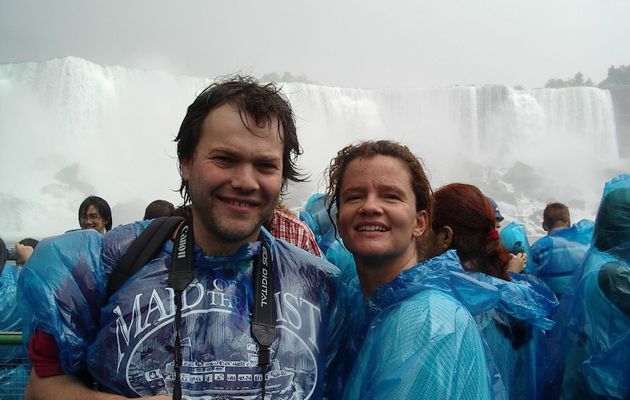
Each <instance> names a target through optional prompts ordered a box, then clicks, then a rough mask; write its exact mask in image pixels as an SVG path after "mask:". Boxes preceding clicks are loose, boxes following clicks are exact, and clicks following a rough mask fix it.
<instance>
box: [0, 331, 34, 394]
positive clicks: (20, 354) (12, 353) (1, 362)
mask: <svg viewBox="0 0 630 400" xmlns="http://www.w3.org/2000/svg"><path fill="white" fill-rule="evenodd" d="M30 373H31V362H30V361H29V359H28V356H27V352H26V349H25V348H24V346H23V345H22V333H21V332H0V399H2V400H5V399H6V400H21V399H23V398H24V389H25V388H26V382H27V381H28V376H29V375H30Z"/></svg>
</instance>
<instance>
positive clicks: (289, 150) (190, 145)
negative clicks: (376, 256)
mask: <svg viewBox="0 0 630 400" xmlns="http://www.w3.org/2000/svg"><path fill="white" fill-rule="evenodd" d="M224 104H231V105H232V106H234V107H235V108H236V110H237V111H238V113H239V114H240V117H241V121H243V124H244V125H245V126H246V127H247V129H249V131H250V132H252V134H254V133H253V130H252V129H251V128H250V126H249V125H248V123H249V122H248V121H247V115H251V116H252V117H254V123H255V124H256V126H258V127H262V126H266V125H270V124H271V123H272V121H273V120H274V119H275V120H276V121H277V122H278V136H279V138H280V141H281V143H283V144H284V152H283V160H282V161H283V168H282V178H283V183H282V189H283V191H284V190H286V185H287V181H293V182H303V181H305V180H306V179H305V178H303V177H302V174H301V173H300V172H299V170H298V168H297V165H296V161H297V157H298V156H299V155H301V154H302V149H301V148H300V144H299V141H298V137H297V131H296V127H295V117H294V115H293V110H292V109H291V106H290V104H289V101H288V100H287V98H286V97H285V96H284V95H283V94H282V92H281V91H280V88H279V87H277V86H276V85H275V84H274V83H267V84H264V85H263V84H260V83H258V81H257V80H256V79H255V78H253V77H250V76H240V75H237V76H231V77H226V78H223V79H221V80H217V81H215V82H214V83H212V84H211V85H210V86H208V87H207V88H205V89H204V90H203V91H202V92H201V94H199V96H197V98H196V99H195V101H193V103H192V104H191V105H190V106H188V112H187V113H186V116H185V117H184V120H183V121H182V124H181V126H180V128H179V133H178V134H177V137H176V138H175V140H174V141H175V142H177V158H178V160H179V168H180V172H181V166H182V163H183V162H184V161H187V160H191V159H192V158H193V157H194V156H195V151H196V149H197V144H198V143H199V138H200V137H201V132H202V127H203V122H204V120H205V118H206V116H207V115H208V114H209V113H210V112H211V111H212V110H214V109H215V108H218V107H220V106H222V105H224ZM280 127H282V131H280ZM179 192H180V193H181V195H182V197H183V199H184V203H188V200H189V195H188V182H187V181H185V180H184V179H183V178H182V181H181V184H180V188H179Z"/></svg>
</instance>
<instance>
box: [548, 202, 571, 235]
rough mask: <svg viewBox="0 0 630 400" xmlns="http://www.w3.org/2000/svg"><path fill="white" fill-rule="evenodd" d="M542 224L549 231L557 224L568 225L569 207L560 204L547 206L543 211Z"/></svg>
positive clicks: (569, 218) (569, 217)
mask: <svg viewBox="0 0 630 400" xmlns="http://www.w3.org/2000/svg"><path fill="white" fill-rule="evenodd" d="M543 222H544V223H545V225H547V228H548V229H551V228H552V227H553V226H554V225H555V224H556V223H558V222H565V223H567V224H568V223H570V222H571V214H569V207H567V206H566V205H564V204H562V203H549V204H547V206H545V210H544V211H543Z"/></svg>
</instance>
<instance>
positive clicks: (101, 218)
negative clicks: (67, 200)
mask: <svg viewBox="0 0 630 400" xmlns="http://www.w3.org/2000/svg"><path fill="white" fill-rule="evenodd" d="M79 226H80V227H81V229H94V230H95V231H97V232H98V233H101V234H103V233H105V232H107V231H109V230H111V229H112V210H111V208H110V207H109V204H108V203H107V201H105V199H103V198H101V197H98V196H88V197H86V198H85V200H83V202H82V203H81V205H80V206H79Z"/></svg>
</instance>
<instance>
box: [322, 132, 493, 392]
mask: <svg viewBox="0 0 630 400" xmlns="http://www.w3.org/2000/svg"><path fill="white" fill-rule="evenodd" d="M329 182H330V186H329V189H328V194H329V195H330V199H331V201H332V202H333V203H334V204H336V206H337V208H338V215H337V225H338V227H339V233H340V235H341V237H342V238H343V240H344V243H345V244H346V246H347V248H348V250H350V252H351V253H352V254H353V256H354V259H355V261H356V265H357V273H358V278H359V279H358V280H359V281H360V284H361V292H362V295H363V296H364V297H365V298H366V299H367V300H368V309H367V314H368V319H367V320H366V321H365V325H367V326H357V327H356V328H355V330H354V334H355V335H356V336H362V335H363V334H364V335H365V337H364V340H362V339H363V338H362V337H361V340H360V341H362V343H361V345H360V346H358V354H357V355H356V360H355V362H354V365H353V368H352V371H351V372H350V376H349V379H348V383H347V385H346V388H345V390H344V394H343V397H344V398H345V399H424V398H426V399H429V398H430V399H457V398H462V399H487V398H490V397H491V382H490V379H489V374H488V366H487V364H486V359H485V355H484V348H483V341H482V339H481V336H480V334H479V331H478V329H477V327H476V324H475V321H474V319H473V318H472V316H471V314H470V312H469V311H468V310H467V309H466V308H465V307H464V306H463V305H462V304H461V303H460V302H459V301H457V300H456V299H455V298H454V297H453V296H452V295H449V294H448V293H447V291H446V290H445V291H442V290H438V289H433V288H429V287H428V286H426V287H425V286H424V285H427V284H426V283H425V280H423V279H416V278H417V277H418V276H419V275H422V274H423V273H424V271H430V269H428V268H427V269H424V268H422V264H420V265H418V254H417V251H416V240H417V239H418V238H419V237H420V236H421V235H422V234H423V232H424V231H425V230H426V229H427V226H428V221H429V213H430V211H431V208H432V196H431V188H430V186H429V182H428V180H427V178H426V176H425V174H424V171H423V170H422V167H421V165H420V163H419V162H418V159H417V158H416V157H415V156H414V155H413V154H412V153H411V152H410V151H409V149H408V148H407V147H405V146H402V145H399V144H397V143H394V142H391V141H375V142H371V141H370V142H363V143H361V144H358V145H349V146H346V147H345V148H344V149H342V150H340V151H339V152H338V154H337V157H336V158H335V159H333V161H332V162H331V166H330V169H329ZM428 280H430V276H429V277H427V280H426V281H428ZM358 340H359V339H358Z"/></svg>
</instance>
